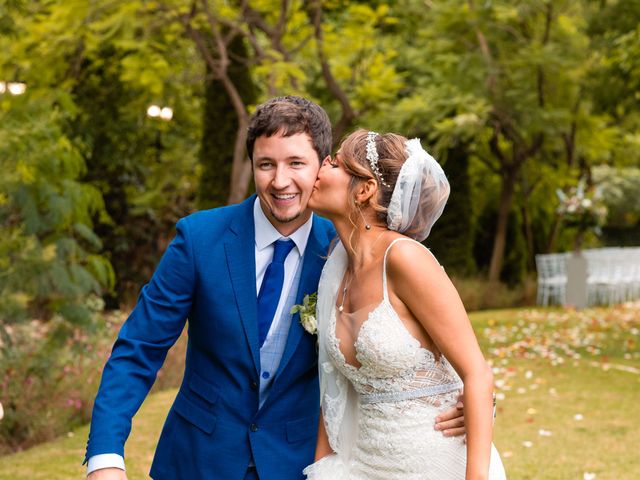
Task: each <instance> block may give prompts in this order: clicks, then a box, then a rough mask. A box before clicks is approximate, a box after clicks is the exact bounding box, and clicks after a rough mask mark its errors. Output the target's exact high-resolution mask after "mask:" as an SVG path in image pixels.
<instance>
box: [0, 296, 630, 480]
mask: <svg viewBox="0 0 640 480" xmlns="http://www.w3.org/2000/svg"><path fill="white" fill-rule="evenodd" d="M471 318H472V321H473V323H474V327H475V328H476V332H477V335H478V338H479V339H480V341H481V344H482V347H483V350H484V351H485V355H486V357H487V359H489V360H490V361H491V362H492V364H493V367H494V373H495V380H496V392H497V394H498V398H499V402H498V419H497V422H496V428H495V435H494V440H495V444H496V446H497V447H498V450H499V451H500V452H501V454H502V457H503V461H504V463H505V467H506V469H507V476H508V478H509V479H512V480H516V479H517V480H526V479H541V480H553V479H558V480H569V479H582V480H584V479H589V478H591V479H597V480H604V479H612V480H613V479H616V480H624V479H629V480H632V479H638V478H640V455H638V440H639V439H640V433H639V432H640V407H639V406H638V403H639V401H640V350H639V348H638V345H639V344H640V303H636V304H633V305H626V306H621V307H617V308H613V309H591V310H585V311H582V312H571V311H566V310H553V309H548V310H540V309H521V310H504V311H491V312H480V313H474V314H472V315H471ZM175 393H176V392H175V390H169V391H164V392H160V393H156V394H153V395H151V396H150V397H149V398H148V399H147V401H146V402H145V403H144V405H143V407H142V409H141V411H140V412H139V414H138V415H137V416H136V418H135V420H134V425H133V431H132V434H131V437H130V439H129V441H128V443H127V450H126V453H127V469H128V476H129V479H130V480H135V479H142V478H147V472H148V470H149V466H150V464H151V459H152V455H153V450H154V446H155V442H156V440H157V438H158V435H159V432H160V429H161V427H162V424H163V422H164V417H165V415H166V412H167V410H168V408H169V406H170V404H171V401H172V399H173V398H174V396H175ZM87 430H88V429H87V427H84V428H81V429H78V430H76V431H74V432H73V433H72V434H69V435H68V436H67V437H65V438H61V439H59V440H57V441H54V442H51V443H47V444H44V445H40V446H38V447H35V448H33V449H30V450H28V451H26V452H22V453H18V454H15V455H10V456H6V457H2V458H0V479H7V480H9V479H11V480H19V479H51V480H53V479H69V478H83V477H84V467H82V466H81V465H80V463H81V461H82V457H83V455H84V446H85V443H86V438H87ZM593 475H595V476H593Z"/></svg>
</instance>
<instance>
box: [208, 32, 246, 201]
mask: <svg viewBox="0 0 640 480" xmlns="http://www.w3.org/2000/svg"><path fill="white" fill-rule="evenodd" d="M228 48H229V53H230V54H232V57H231V58H232V60H231V63H230V64H229V66H228V71H229V76H230V77H232V78H233V79H234V83H235V85H236V87H237V90H238V93H239V94H240V96H241V98H242V100H243V102H244V103H245V104H252V103H255V99H256V93H255V87H254V84H253V80H252V79H251V74H250V72H249V69H248V67H247V66H246V65H245V64H243V63H241V62H238V61H234V60H233V58H245V57H246V56H247V51H246V50H247V49H246V46H245V44H244V40H243V38H242V37H240V36H236V37H235V38H234V39H233V40H232V41H231V43H230V44H229V47H228ZM203 117H204V118H203V125H202V147H201V149H200V165H201V166H202V176H201V178H200V185H199V187H198V206H199V208H213V207H219V206H222V205H225V204H226V203H227V202H228V201H229V196H230V193H231V190H232V187H231V185H232V183H233V182H232V180H231V170H232V166H233V159H234V151H235V148H234V144H233V143H231V142H230V141H229V139H231V138H235V137H237V134H238V129H237V125H238V115H237V113H236V111H235V109H234V108H233V104H232V102H231V99H230V97H229V95H228V94H227V92H226V91H225V90H224V86H223V85H222V82H220V80H218V79H217V78H215V76H214V75H213V72H212V71H211V68H210V67H209V66H208V65H207V79H206V81H205V103H204V116H203ZM241 178H242V177H241ZM238 183H239V185H238V187H237V189H236V190H237V191H242V190H243V188H242V182H241V181H239V182H238ZM246 190H247V182H245V184H244V193H245V194H246Z"/></svg>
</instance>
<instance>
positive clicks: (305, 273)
mask: <svg viewBox="0 0 640 480" xmlns="http://www.w3.org/2000/svg"><path fill="white" fill-rule="evenodd" d="M320 230H321V229H320V228H318V224H317V222H314V223H313V227H312V229H311V233H310V234H309V240H308V241H307V247H306V249H305V252H304V260H303V264H302V272H301V273H300V283H299V284H298V292H297V294H296V304H301V303H302V299H303V298H304V296H305V295H309V294H312V293H314V292H316V291H317V290H318V279H319V278H320V273H321V272H322V267H323V265H324V262H325V258H326V255H327V246H326V244H324V243H323V242H322V241H321V239H320V238H319V235H320ZM299 320H300V314H298V313H296V314H295V315H294V316H293V318H292V319H291V327H289V335H288V337H287V344H286V346H285V348H284V353H283V354H282V360H281V361H280V366H279V367H278V373H280V372H282V371H284V369H285V368H286V366H287V363H288V362H289V360H290V359H291V357H292V356H293V353H294V352H295V351H296V348H297V346H298V343H300V339H301V338H302V336H303V335H309V334H308V333H306V332H305V330H304V328H302V325H301V324H300V321H299ZM278 376H279V375H278Z"/></svg>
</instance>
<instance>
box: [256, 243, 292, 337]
mask: <svg viewBox="0 0 640 480" xmlns="http://www.w3.org/2000/svg"><path fill="white" fill-rule="evenodd" d="M294 245H295V243H293V240H276V241H275V242H274V243H273V246H274V249H273V260H271V263H270V264H269V266H268V267H267V271H266V272H265V273H264V278H263V279H262V285H261V286H260V293H259V294H258V335H259V339H260V347H262V344H263V343H264V341H265V339H266V338H267V333H269V328H270V327H271V322H272V321H273V316H274V315H275V314H276V309H277V308H278V303H279V302H280V293H281V292H282V284H283V283H284V260H285V258H287V255H289V252H290V251H291V249H292V248H293V247H294Z"/></svg>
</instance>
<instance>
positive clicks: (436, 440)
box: [304, 242, 505, 480]
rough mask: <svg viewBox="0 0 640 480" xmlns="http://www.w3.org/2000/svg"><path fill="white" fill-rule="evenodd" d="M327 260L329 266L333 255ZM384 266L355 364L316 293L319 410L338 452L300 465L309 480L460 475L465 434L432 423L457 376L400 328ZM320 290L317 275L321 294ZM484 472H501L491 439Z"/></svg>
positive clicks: (442, 479) (446, 404) (498, 475)
mask: <svg viewBox="0 0 640 480" xmlns="http://www.w3.org/2000/svg"><path fill="white" fill-rule="evenodd" d="M394 243H395V242H394ZM392 245H393V243H392ZM389 248H391V245H390V246H389ZM387 252H388V249H387ZM334 253H335V251H334ZM333 255H334V254H332V257H333ZM343 261H344V259H343ZM385 263H386V253H385ZM334 266H335V265H334ZM327 268H328V269H331V268H332V265H331V258H330V259H329V261H328V262H327ZM338 270H340V269H338ZM385 270H386V265H385V266H384V267H383V280H382V282H383V295H384V298H383V300H382V302H381V303H380V304H379V305H378V306H376V307H375V308H373V309H372V310H371V311H370V312H369V313H368V315H366V317H365V319H364V320H363V321H361V323H360V325H359V328H357V329H354V331H355V332H356V333H355V335H354V338H355V343H354V346H355V358H356V360H357V362H358V363H359V364H360V365H358V366H355V365H352V364H350V363H348V362H347V360H346V359H345V356H344V354H343V352H342V351H341V349H340V340H339V339H338V338H337V337H336V318H337V316H336V315H337V314H336V308H335V303H333V301H332V302H331V308H327V307H328V305H327V303H324V308H323V307H321V300H324V299H322V297H320V298H321V300H319V307H320V308H319V312H318V313H319V318H318V320H319V324H322V323H324V322H326V324H325V327H326V328H321V329H320V331H319V335H320V338H319V340H320V349H321V352H320V362H321V378H322V382H321V385H322V387H323V388H322V390H323V402H322V403H323V414H324V418H325V426H326V429H327V434H328V437H329V442H330V444H331V446H332V448H333V449H334V450H335V451H336V452H338V453H337V454H334V455H330V456H328V457H325V458H323V459H321V460H320V461H318V462H316V463H314V464H312V465H310V466H308V467H307V468H306V469H305V470H304V473H305V474H306V475H307V477H308V478H309V479H310V480H340V479H345V480H346V479H350V480H354V479H368V480H372V479H381V480H382V479H384V480H391V479H406V480H409V479H421V480H422V479H433V480H460V479H464V478H465V469H466V446H465V444H464V442H463V441H462V439H461V438H459V437H445V436H443V435H442V432H438V431H436V430H434V425H435V417H436V416H437V415H438V414H440V413H442V412H444V411H446V410H448V409H450V408H452V407H453V406H454V405H455V403H456V401H457V396H458V393H459V390H460V389H461V388H462V382H461V380H460V378H459V376H458V375H457V373H456V372H455V370H454V369H453V368H452V367H451V365H450V364H449V362H447V360H446V359H445V358H444V357H442V356H440V358H439V359H436V358H435V357H434V355H433V354H432V353H431V352H430V351H429V350H427V349H425V348H423V347H421V345H420V342H419V341H418V340H417V339H416V338H415V337H413V336H412V335H411V334H410V333H409V331H408V330H407V329H406V327H405V326H404V324H403V323H402V320H401V319H400V318H399V317H398V314H397V313H396V311H395V310H394V309H393V307H392V306H391V303H390V302H389V298H388V293H387V285H386V271H385ZM342 271H344V269H342ZM324 275H325V274H324V272H323V279H324V281H325V282H324V283H325V285H324V287H326V286H327V285H326V282H327V278H324ZM333 275H339V271H337V272H334V273H333ZM332 280H333V281H332V282H330V283H331V286H332V287H333V285H335V278H332ZM322 290H323V281H322V280H321V287H320V291H319V295H322V294H323V291H322ZM333 291H334V292H335V290H333ZM332 298H333V299H335V294H334V295H332ZM323 310H324V311H323ZM327 310H328V311H327ZM338 315H342V314H338ZM323 357H324V358H323ZM327 377H329V380H330V381H333V382H334V383H335V385H334V388H333V389H332V388H331V386H330V385H329V386H327ZM489 478H490V479H491V480H500V479H504V478H505V472H504V468H503V466H502V462H501V461H500V457H499V455H498V453H497V451H496V450H495V448H494V447H493V446H492V454H491V466H490V472H489Z"/></svg>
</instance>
